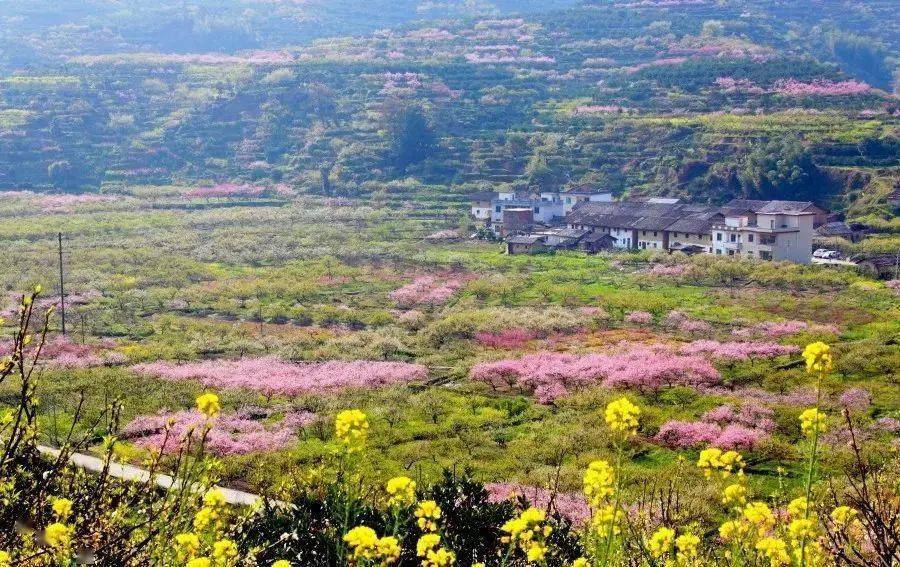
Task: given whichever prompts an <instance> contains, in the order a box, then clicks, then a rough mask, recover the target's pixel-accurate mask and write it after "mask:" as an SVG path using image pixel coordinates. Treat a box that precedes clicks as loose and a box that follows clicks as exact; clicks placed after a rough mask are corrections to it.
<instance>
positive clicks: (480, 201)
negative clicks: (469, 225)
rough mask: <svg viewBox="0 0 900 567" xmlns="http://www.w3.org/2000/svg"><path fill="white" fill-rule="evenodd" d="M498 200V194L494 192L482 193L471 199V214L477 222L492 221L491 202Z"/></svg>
mask: <svg viewBox="0 0 900 567" xmlns="http://www.w3.org/2000/svg"><path fill="white" fill-rule="evenodd" d="M496 198H497V193H494V192H493V191H480V192H478V193H474V194H472V195H471V196H470V197H469V202H470V204H471V213H472V216H473V217H474V218H475V219H476V220H483V221H486V220H490V218H491V201H493V200H494V199H496Z"/></svg>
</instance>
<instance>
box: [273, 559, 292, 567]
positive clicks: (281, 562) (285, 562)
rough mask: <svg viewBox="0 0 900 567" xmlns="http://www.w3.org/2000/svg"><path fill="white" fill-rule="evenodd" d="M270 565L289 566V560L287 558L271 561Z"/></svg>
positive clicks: (274, 566) (275, 566)
mask: <svg viewBox="0 0 900 567" xmlns="http://www.w3.org/2000/svg"><path fill="white" fill-rule="evenodd" d="M272 567H291V562H290V561H288V560H287V559H279V560H278V561H276V562H275V563H272Z"/></svg>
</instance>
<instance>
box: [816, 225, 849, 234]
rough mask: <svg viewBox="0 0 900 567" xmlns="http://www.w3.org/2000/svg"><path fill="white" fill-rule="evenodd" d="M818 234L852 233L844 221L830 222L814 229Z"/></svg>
mask: <svg viewBox="0 0 900 567" xmlns="http://www.w3.org/2000/svg"><path fill="white" fill-rule="evenodd" d="M816 232H817V233H818V234H819V235H820V236H843V235H847V234H853V229H852V228H850V227H849V226H847V223H844V222H830V223H827V224H823V225H822V226H820V227H819V228H817V229H816Z"/></svg>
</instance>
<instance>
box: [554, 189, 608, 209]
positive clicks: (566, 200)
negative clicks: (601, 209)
mask: <svg viewBox="0 0 900 567" xmlns="http://www.w3.org/2000/svg"><path fill="white" fill-rule="evenodd" d="M560 198H561V199H562V201H563V208H564V210H565V214H569V213H571V212H572V210H573V209H574V208H575V207H576V206H578V205H580V204H581V203H611V202H612V200H613V196H612V193H608V192H602V191H598V190H596V189H590V188H586V187H582V188H577V189H570V190H568V191H566V192H564V193H561V194H560Z"/></svg>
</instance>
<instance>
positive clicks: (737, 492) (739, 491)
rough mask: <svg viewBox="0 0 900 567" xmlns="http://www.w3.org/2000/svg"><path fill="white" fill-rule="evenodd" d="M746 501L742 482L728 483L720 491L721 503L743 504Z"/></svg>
mask: <svg viewBox="0 0 900 567" xmlns="http://www.w3.org/2000/svg"><path fill="white" fill-rule="evenodd" d="M746 502H747V489H746V488H745V487H744V485H742V484H729V485H728V486H726V487H725V490H723V491H722V504H725V505H726V506H728V505H730V504H736V505H739V506H740V505H743V504H745V503H746Z"/></svg>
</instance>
